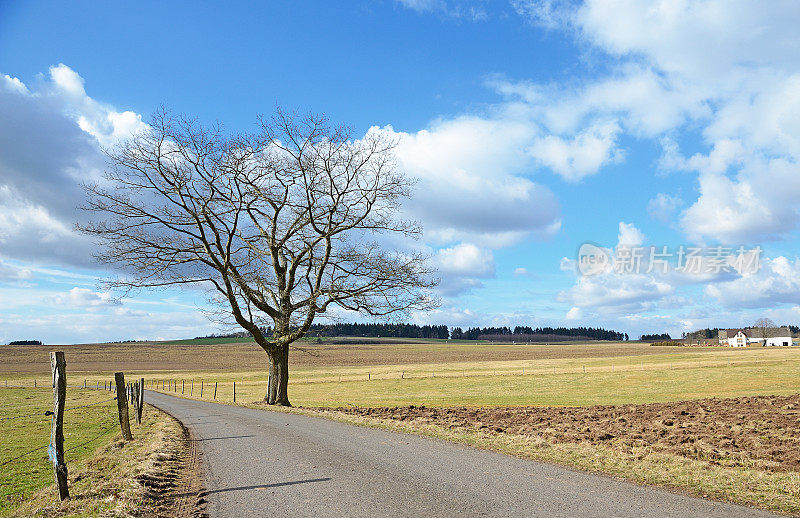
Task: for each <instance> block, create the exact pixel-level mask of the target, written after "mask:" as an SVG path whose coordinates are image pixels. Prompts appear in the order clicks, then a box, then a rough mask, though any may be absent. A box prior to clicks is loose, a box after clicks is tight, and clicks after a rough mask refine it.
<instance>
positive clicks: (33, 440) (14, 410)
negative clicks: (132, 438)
mask: <svg viewBox="0 0 800 518" xmlns="http://www.w3.org/2000/svg"><path fill="white" fill-rule="evenodd" d="M112 397H113V394H111V393H109V392H104V391H102V390H101V391H96V390H90V389H86V390H83V389H76V388H73V387H68V388H67V405H66V409H67V410H66V411H65V413H64V432H65V433H64V448H65V450H66V451H65V460H66V462H67V468H68V469H72V468H74V467H75V465H76V463H78V462H80V461H82V460H84V459H86V458H87V457H89V456H91V454H92V453H93V452H94V451H95V450H96V449H97V447H98V446H100V445H102V444H104V443H107V442H108V441H110V440H111V438H112V437H113V436H114V434H115V432H116V431H118V428H119V426H118V425H117V424H116V423H117V410H116V402H114V401H109V402H105V403H100V404H97V405H94V406H89V407H86V408H75V409H74V410H70V409H71V408H74V407H77V406H79V405H85V404H89V403H98V402H101V401H103V400H107V399H110V398H112ZM52 407H53V391H52V388H39V389H32V388H30V389H15V388H8V389H6V388H2V389H0V418H3V420H0V437H2V441H0V464H4V463H6V462H8V461H10V462H9V463H8V464H5V465H4V466H3V467H2V470H1V471H0V515H6V514H7V513H8V512H10V511H11V510H12V509H13V508H14V507H16V506H17V505H19V504H20V503H21V502H23V501H24V500H26V499H28V498H29V497H30V496H31V495H32V494H33V493H34V492H36V491H37V490H38V489H40V488H42V487H45V486H47V485H49V484H52V482H53V466H52V464H51V463H50V461H49V460H48V457H47V445H48V444H49V442H50V429H51V418H50V417H48V416H45V415H44V412H45V411H46V410H52ZM27 414H35V415H33V416H28V417H19V418H16V419H6V418H9V417H17V416H27ZM34 448H39V450H37V451H35V452H33V453H30V454H29V455H25V456H23V457H21V458H20V459H18V460H13V461H12V460H11V459H13V458H15V457H17V456H19V455H22V454H23V453H25V452H27V451H29V450H33V449H34Z"/></svg>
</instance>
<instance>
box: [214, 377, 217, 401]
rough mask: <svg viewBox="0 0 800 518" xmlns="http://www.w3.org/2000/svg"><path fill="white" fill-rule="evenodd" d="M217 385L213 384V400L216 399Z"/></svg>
mask: <svg viewBox="0 0 800 518" xmlns="http://www.w3.org/2000/svg"><path fill="white" fill-rule="evenodd" d="M217 383H218V382H216V381H215V382H214V399H217Z"/></svg>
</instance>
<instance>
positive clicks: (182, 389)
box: [181, 380, 186, 394]
mask: <svg viewBox="0 0 800 518" xmlns="http://www.w3.org/2000/svg"><path fill="white" fill-rule="evenodd" d="M185 390H186V380H181V394H183V392H184V391H185Z"/></svg>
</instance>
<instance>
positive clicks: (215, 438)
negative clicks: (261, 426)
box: [189, 435, 255, 442]
mask: <svg viewBox="0 0 800 518" xmlns="http://www.w3.org/2000/svg"><path fill="white" fill-rule="evenodd" d="M248 437H255V435H228V436H225V437H205V438H203V439H189V442H204V441H221V440H223V439H246V438H248Z"/></svg>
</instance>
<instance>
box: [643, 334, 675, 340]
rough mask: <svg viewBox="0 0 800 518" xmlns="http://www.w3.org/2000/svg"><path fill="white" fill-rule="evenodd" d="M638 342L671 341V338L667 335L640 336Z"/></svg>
mask: <svg viewBox="0 0 800 518" xmlns="http://www.w3.org/2000/svg"><path fill="white" fill-rule="evenodd" d="M639 340H641V341H643V342H652V341H657V340H672V337H671V336H669V333H661V334H652V335H642V336H641V337H639Z"/></svg>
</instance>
